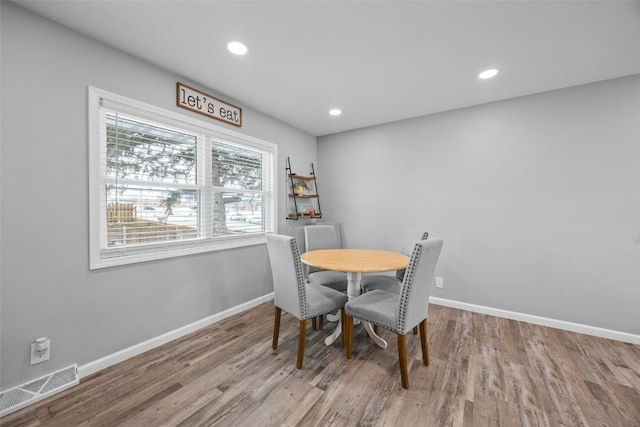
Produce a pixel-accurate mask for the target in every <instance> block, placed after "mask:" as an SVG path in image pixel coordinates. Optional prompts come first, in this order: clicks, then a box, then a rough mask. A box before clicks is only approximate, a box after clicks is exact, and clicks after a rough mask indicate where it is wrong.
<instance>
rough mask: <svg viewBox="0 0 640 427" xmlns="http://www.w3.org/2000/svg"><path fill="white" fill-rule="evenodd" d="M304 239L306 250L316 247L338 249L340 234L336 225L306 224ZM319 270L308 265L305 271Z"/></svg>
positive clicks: (313, 249)
mask: <svg viewBox="0 0 640 427" xmlns="http://www.w3.org/2000/svg"><path fill="white" fill-rule="evenodd" d="M304 241H305V244H306V251H307V252H308V251H315V250H318V249H339V248H340V234H339V231H338V227H337V226H336V225H333V224H332V225H329V224H323V225H307V226H306V227H304ZM315 271H320V269H318V268H314V267H311V266H308V270H307V273H313V272H315Z"/></svg>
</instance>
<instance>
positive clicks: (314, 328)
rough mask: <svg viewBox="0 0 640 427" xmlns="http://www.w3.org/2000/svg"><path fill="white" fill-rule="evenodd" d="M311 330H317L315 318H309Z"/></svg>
mask: <svg viewBox="0 0 640 427" xmlns="http://www.w3.org/2000/svg"><path fill="white" fill-rule="evenodd" d="M311 329H313V330H314V331H315V330H316V329H318V324H317V323H316V318H315V317H312V318H311Z"/></svg>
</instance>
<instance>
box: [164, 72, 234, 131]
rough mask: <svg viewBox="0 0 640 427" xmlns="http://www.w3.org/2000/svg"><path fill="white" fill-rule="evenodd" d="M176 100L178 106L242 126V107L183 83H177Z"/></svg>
mask: <svg viewBox="0 0 640 427" xmlns="http://www.w3.org/2000/svg"><path fill="white" fill-rule="evenodd" d="M176 102H177V105H178V107H182V108H186V109H187V110H191V111H195V112H196V113H200V114H203V115H205V116H207V117H211V118H214V119H216V120H220V121H223V122H225V123H229V124H231V125H234V126H238V127H242V108H240V107H236V106H235V105H233V104H229V103H228V102H224V101H222V100H220V99H218V98H216V97H214V96H211V95H207V94H206V93H204V92H200V91H199V90H197V89H194V88H192V87H190V86H187V85H185V84H184V83H180V82H178V83H177V91H176Z"/></svg>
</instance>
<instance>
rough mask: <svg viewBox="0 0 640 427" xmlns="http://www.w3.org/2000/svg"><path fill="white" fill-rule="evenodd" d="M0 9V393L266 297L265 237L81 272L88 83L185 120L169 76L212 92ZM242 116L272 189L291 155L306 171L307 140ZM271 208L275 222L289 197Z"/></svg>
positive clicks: (250, 114) (311, 152)
mask: <svg viewBox="0 0 640 427" xmlns="http://www.w3.org/2000/svg"><path fill="white" fill-rule="evenodd" d="M0 7H1V19H2V21H1V31H2V34H1V39H2V46H1V49H2V50H1V52H2V61H1V64H2V65H1V67H2V68H1V79H2V80H1V84H2V106H1V107H2V110H1V119H2V130H1V151H0V160H1V177H0V184H1V193H0V194H1V214H0V219H1V229H0V231H1V241H0V244H1V248H2V252H1V258H0V262H1V265H0V267H1V275H0V298H1V300H0V310H1V311H0V322H1V325H0V334H1V335H0V390H6V389H7V388H10V387H12V386H13V385H16V384H19V383H22V382H24V381H27V380H29V379H32V378H36V377H38V376H40V375H43V374H46V373H50V372H53V371H55V370H56V369H59V368H62V367H65V366H68V365H70V364H72V363H78V364H79V365H83V364H86V363H89V362H92V361H95V360H97V359H99V358H102V357H105V356H108V355H110V354H113V353H115V352H117V351H119V350H122V349H125V348H127V347H129V346H132V345H135V344H138V343H140V342H142V341H145V340H148V339H151V338H154V337H157V336H159V335H161V334H164V333H166V332H169V331H172V330H175V329H177V328H179V327H182V326H184V325H188V324H190V323H192V322H195V321H198V320H201V319H204V318H207V317H209V316H211V315H213V314H216V313H219V312H221V311H224V310H226V309H228V308H231V307H235V306H237V305H239V304H242V303H244V302H247V301H250V300H253V299H255V298H258V297H260V296H264V295H266V294H268V293H270V292H271V291H272V290H273V286H272V283H271V276H270V269H269V266H268V258H267V252H266V247H265V245H258V246H253V247H249V248H244V249H234V250H226V251H220V252H214V253H207V254H202V255H195V256H188V257H182V258H177V259H171V260H166V261H161V262H149V263H142V264H137V265H130V266H126V267H118V268H109V269H104V270H99V271H89V268H88V267H89V238H88V227H89V224H88V209H89V201H88V194H89V188H88V161H87V158H88V151H87V149H88V146H87V86H89V85H91V86H96V87H98V88H101V89H104V90H108V91H112V92H115V93H118V94H120V95H124V96H127V97H131V98H134V99H137V100H140V101H143V102H147V103H150V104H153V105H156V106H159V107H163V108H166V109H169V110H175V111H177V112H178V113H181V114H185V115H189V114H192V113H189V112H187V111H185V110H183V109H180V108H178V107H176V106H175V84H176V81H182V82H185V83H187V84H189V83H191V84H194V85H196V86H197V87H200V88H201V89H203V90H205V91H207V92H209V93H212V94H214V95H215V94H216V92H215V89H212V88H206V87H202V86H199V85H197V83H195V82H190V81H189V80H188V78H187V77H183V76H176V75H173V74H171V73H170V72H167V71H164V70H161V69H158V68H156V67H153V66H151V65H150V64H148V63H145V62H142V61H140V60H138V59H136V58H134V57H131V56H129V55H126V54H124V53H122V52H119V51H116V50H113V49H111V48H109V47H106V46H104V45H102V44H100V43H97V42H96V41H94V40H92V39H89V38H86V37H84V36H82V35H80V34H78V33H76V32H73V31H70V30H68V29H66V28H64V27H61V26H59V25H57V24H55V23H53V22H51V21H48V20H45V19H43V18H41V17H39V16H37V15H34V14H32V13H30V12H27V11H25V10H24V9H22V8H19V7H17V6H15V5H13V4H11V3H7V2H1V4H0ZM167 54H168V55H170V54H171V52H170V51H168V52H167ZM217 89H219V90H220V91H224V87H220V88H217ZM218 96H220V97H221V98H222V99H226V100H228V101H229V102H232V103H234V104H236V105H240V106H244V104H243V102H242V101H237V100H233V99H229V98H228V97H225V96H224V95H223V94H218ZM243 113H244V120H243V123H244V126H243V128H241V129H240V130H239V131H241V132H242V133H245V134H247V135H250V136H253V137H256V138H261V139H264V140H267V141H270V142H273V143H276V144H277V145H278V185H279V188H283V186H284V176H285V171H284V159H285V158H286V156H291V158H292V159H295V161H296V163H297V164H299V165H305V167H307V166H306V165H309V164H310V163H311V162H313V161H315V157H316V138H315V137H312V136H310V135H308V134H305V133H303V132H300V131H298V130H296V129H293V128H291V127H289V126H286V125H284V124H282V123H280V122H278V121H275V120H273V119H271V118H269V117H267V116H265V115H262V114H260V113H258V112H256V111H253V110H251V109H250V108H248V107H246V106H244V108H243ZM192 115H195V114H192ZM198 118H200V117H199V116H198ZM203 120H206V119H205V118H203ZM215 124H218V125H220V126H228V125H226V124H223V123H221V122H220V123H218V122H215ZM230 128H232V129H234V130H237V128H234V127H230ZM279 209H280V211H279V213H280V215H278V218H279V228H280V229H281V230H282V229H284V228H285V220H284V215H285V211H284V209H285V197H284V191H280V194H279ZM247 266H250V267H251V268H247ZM39 336H47V337H49V338H50V339H51V343H52V357H51V360H50V361H48V362H44V363H42V364H39V365H35V366H30V365H29V344H30V343H31V342H32V341H33V340H34V339H35V338H36V337H39ZM265 339H266V338H265Z"/></svg>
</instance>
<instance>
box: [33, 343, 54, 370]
mask: <svg viewBox="0 0 640 427" xmlns="http://www.w3.org/2000/svg"><path fill="white" fill-rule="evenodd" d="M45 345H46V347H47V349H46V350H45V351H43V352H38V349H37V347H38V344H37V343H33V344H31V364H32V365H35V364H37V363H41V362H45V361H47V360H49V359H50V358H51V341H50V340H46V341H45Z"/></svg>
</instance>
